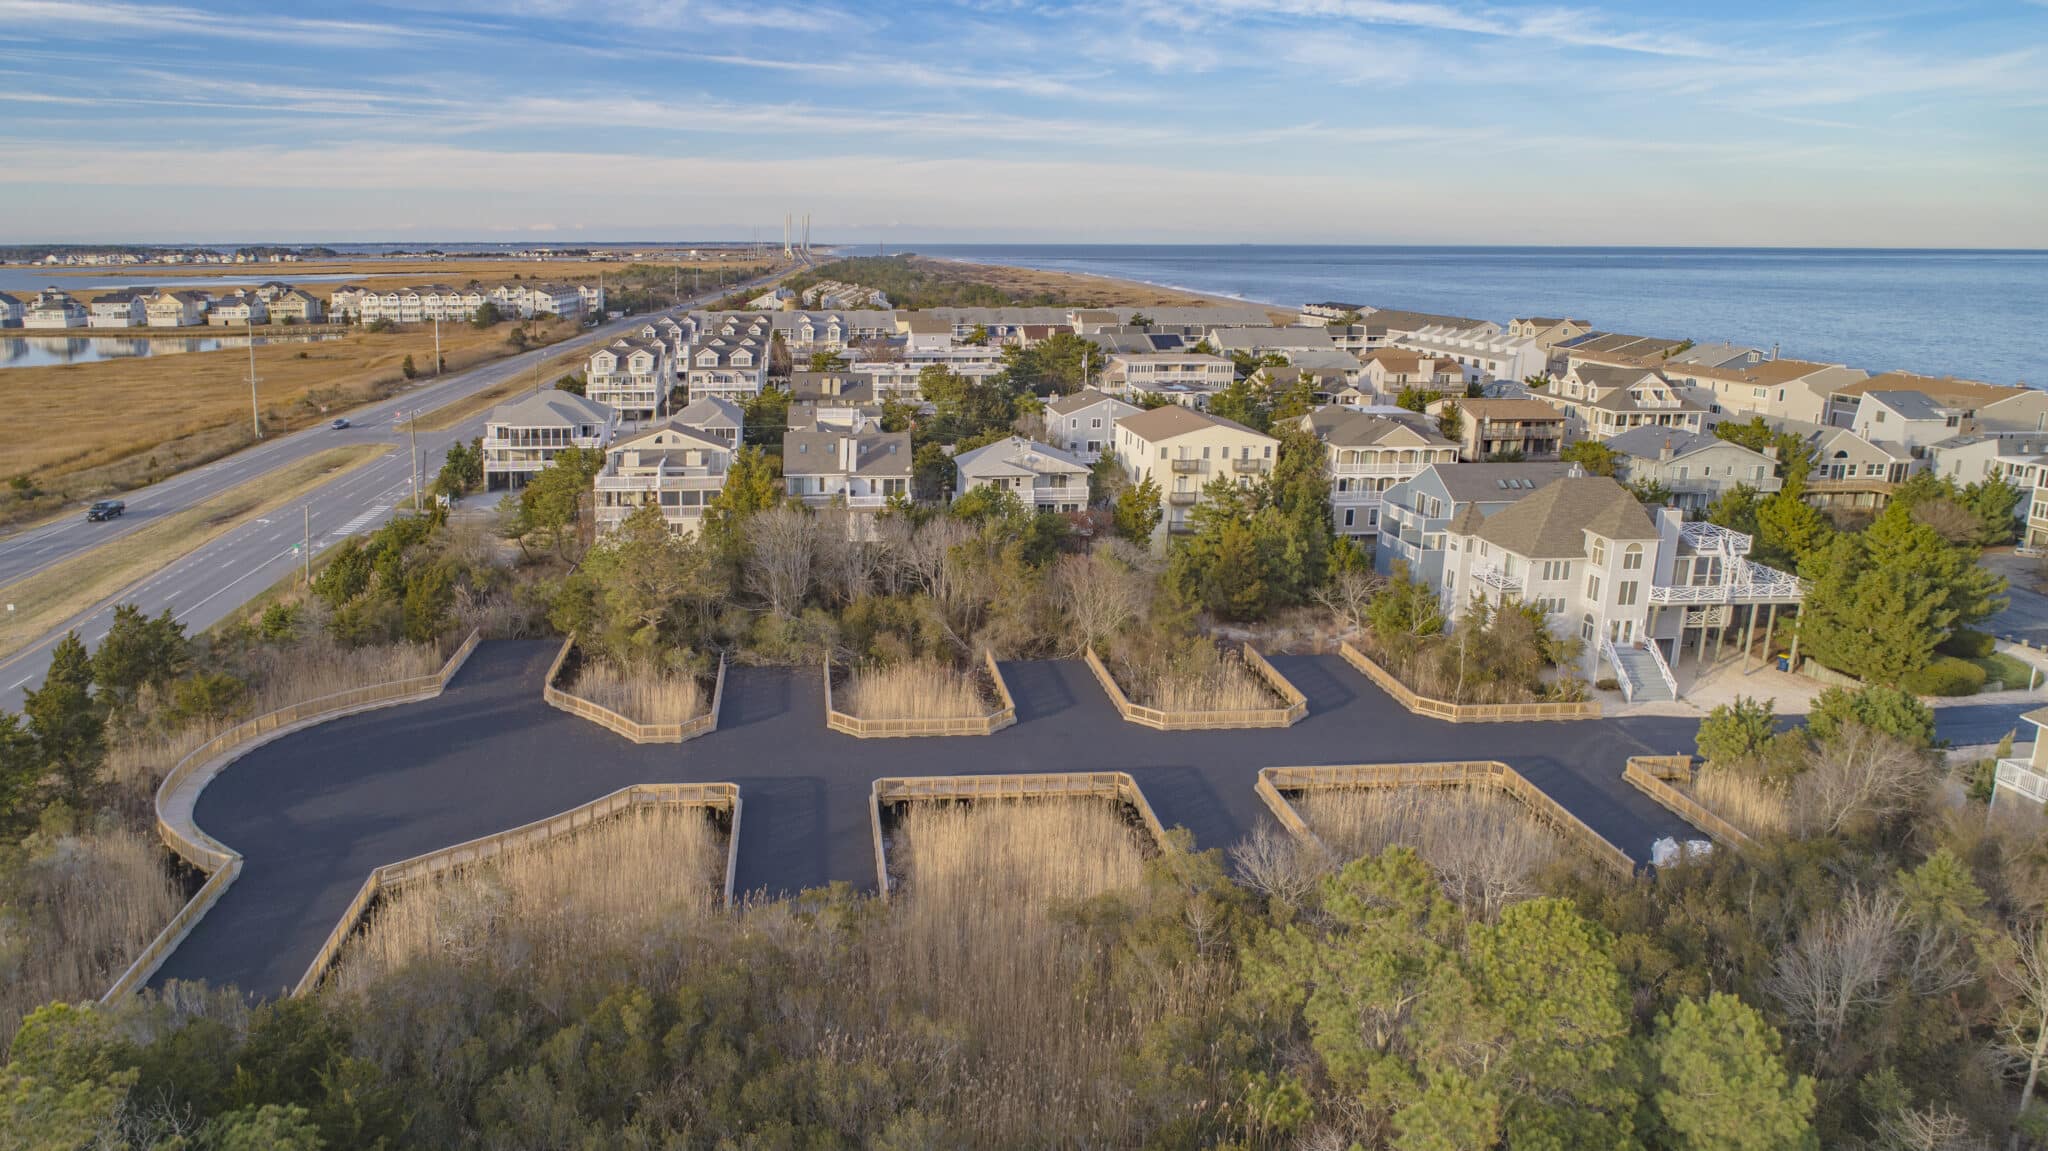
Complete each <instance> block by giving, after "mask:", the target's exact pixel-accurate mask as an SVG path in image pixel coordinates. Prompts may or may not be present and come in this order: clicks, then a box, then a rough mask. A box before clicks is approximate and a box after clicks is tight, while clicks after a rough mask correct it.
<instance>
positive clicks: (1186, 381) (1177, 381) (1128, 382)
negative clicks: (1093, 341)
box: [1100, 352, 1237, 408]
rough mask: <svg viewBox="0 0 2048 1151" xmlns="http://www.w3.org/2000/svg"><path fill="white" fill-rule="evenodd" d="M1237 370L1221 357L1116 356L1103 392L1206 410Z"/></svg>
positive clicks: (1105, 374)
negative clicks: (1204, 408)
mask: <svg viewBox="0 0 2048 1151" xmlns="http://www.w3.org/2000/svg"><path fill="white" fill-rule="evenodd" d="M1236 375H1237V371H1236V368H1235V367H1234V366H1233V365H1232V364H1231V362H1230V361H1229V360H1226V359H1224V358H1223V357H1222V356H1211V355H1204V354H1202V353H1192V352H1191V353H1182V352H1148V353H1134V354H1128V355H1114V356H1111V357H1110V358H1109V363H1108V364H1107V365H1105V366H1104V368H1103V370H1102V380H1101V381H1100V387H1101V390H1102V391H1103V392H1105V393H1107V394H1109V395H1112V396H1116V397H1118V398H1119V399H1124V400H1132V401H1135V400H1137V399H1138V398H1140V397H1142V396H1148V395H1149V396H1157V397H1161V398H1164V399H1168V400H1172V401H1173V402H1174V403H1177V404H1184V405H1187V406H1190V407H1198V408H1200V407H1207V406H1208V402H1209V397H1210V396H1211V395H1213V394H1215V393H1216V392H1219V391H1221V390H1223V389H1224V388H1227V387H1229V386H1230V382H1231V380H1233V379H1234V378H1236Z"/></svg>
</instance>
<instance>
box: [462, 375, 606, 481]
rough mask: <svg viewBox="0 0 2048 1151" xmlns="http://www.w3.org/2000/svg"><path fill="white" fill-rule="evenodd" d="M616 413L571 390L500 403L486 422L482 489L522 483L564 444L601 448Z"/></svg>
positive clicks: (603, 445)
mask: <svg viewBox="0 0 2048 1151" xmlns="http://www.w3.org/2000/svg"><path fill="white" fill-rule="evenodd" d="M618 426H619V414H618V413H617V412H615V411H613V410H612V409H611V408H609V407H606V406H605V405H603V404H600V403H597V402H596V401H594V400H589V399H585V398H584V397H582V396H579V395H577V394H575V393H574V392H562V391H556V390H554V389H552V388H550V389H549V390H547V391H544V392H540V393H537V394H535V395H531V396H527V397H525V398H524V399H520V400H514V401H513V402H511V403H508V404H500V405H498V406H497V407H495V408H493V409H491V414H490V417H489V418H488V419H486V420H485V421H484V437H483V453H484V490H485V491H493V492H495V491H507V490H513V489H517V488H523V487H525V486H526V482H527V481H528V480H530V479H532V478H533V476H534V474H535V473H537V472H540V471H542V470H543V469H545V468H546V467H547V466H548V465H549V464H552V463H554V462H555V457H556V456H558V455H560V454H561V453H562V449H563V448H591V449H603V448H604V447H606V446H607V445H609V444H610V443H611V440H612V433H613V432H615V431H616V430H618Z"/></svg>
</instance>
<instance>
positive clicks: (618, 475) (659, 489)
mask: <svg viewBox="0 0 2048 1151" xmlns="http://www.w3.org/2000/svg"><path fill="white" fill-rule="evenodd" d="M707 402H709V401H707ZM732 454H733V445H732V444H731V443H728V442H726V441H725V440H723V439H718V438H714V437H712V436H709V435H706V434H704V433H703V432H701V431H699V430H698V429H697V428H694V427H692V426H690V425H689V424H688V423H687V422H686V421H685V418H684V416H683V415H681V414H678V415H677V416H675V417H672V418H670V419H669V420H668V421H666V422H664V423H661V424H657V425H655V426H653V427H651V428H648V429H646V430H644V431H641V432H637V433H634V434H632V435H630V436H627V437H626V438H624V439H621V440H619V441H618V442H617V443H615V444H613V445H612V446H611V447H610V448H609V449H608V450H607V451H606V452H605V463H604V470H603V471H602V472H599V473H598V475H597V480H596V482H595V488H596V503H597V530H598V532H599V534H604V533H607V532H610V531H612V530H614V529H615V528H617V527H618V525H619V523H620V522H621V521H623V520H624V519H625V518H626V517H627V516H630V515H632V514H633V513H634V512H635V511H637V510H639V509H640V508H641V507H643V506H645V505H647V504H656V505H658V506H659V507H660V508H661V515H662V518H663V519H664V520H666V521H668V526H669V530H670V531H671V532H674V533H675V534H677V535H695V534H696V533H697V529H698V527H699V526H701V525H702V523H703V522H704V512H705V510H706V509H707V508H708V507H710V506H711V504H712V503H713V502H714V501H716V500H717V498H718V493H719V492H720V491H723V490H724V488H725V477H726V473H727V472H728V471H729V470H730V469H731V467H732Z"/></svg>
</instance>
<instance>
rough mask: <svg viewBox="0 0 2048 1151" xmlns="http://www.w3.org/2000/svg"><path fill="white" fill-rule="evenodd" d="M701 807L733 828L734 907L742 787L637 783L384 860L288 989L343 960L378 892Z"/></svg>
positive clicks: (300, 989) (301, 990)
mask: <svg viewBox="0 0 2048 1151" xmlns="http://www.w3.org/2000/svg"><path fill="white" fill-rule="evenodd" d="M656 806H661V807H704V808H709V809H711V810H714V811H724V812H729V813H731V831H730V832H729V833H728V835H727V837H726V844H725V880H724V883H723V884H722V886H721V892H722V901H723V902H724V904H725V905H726V906H728V907H730V906H731V905H732V881H733V867H734V865H735V863H736V862H737V861H738V858H739V842H740V789H739V787H738V786H737V785H734V784H730V783H636V784H633V785H632V786H630V787H622V788H620V789H619V790H617V791H614V792H612V793H611V794H610V795H607V796H603V797H602V798H599V799H594V800H592V801H590V802H589V803H586V804H583V805H581V806H579V807H572V808H570V809H569V810H567V811H565V812H562V813H561V814H560V815H551V816H549V817H548V818H546V819H539V820H535V821H534V822H532V823H528V824H522V825H521V826H519V827H514V828H511V829H509V830H506V831H500V832H496V833H493V834H491V835H486V836H483V837H482V838H479V839H472V840H470V841H469V842H467V843H458V844H456V845H455V846H453V847H444V848H442V849H440V850H439V851H430V852H428V853H426V854H425V855H416V856H413V857H412V858H411V859H404V860H400V861H399V862H397V863H387V864H385V865H384V866H382V867H379V868H377V869H376V870H374V871H372V872H370V877H369V878H368V879H365V880H364V881H363V886H362V887H361V888H360V889H359V890H357V892H356V897H355V898H354V899H353V900H351V901H350V902H349V905H348V909H347V910H345V911H343V912H342V913H341V919H340V920H339V921H337V922H336V923H335V925H334V930H332V931H330V932H328V933H327V939H326V941H325V942H324V943H322V944H321V945H320V950H319V952H318V953H317V954H315V955H314V956H313V962H311V963H309V964H307V966H306V973H305V974H304V975H302V976H300V977H299V982H298V984H297V985H296V986H294V987H293V988H292V994H293V995H304V994H306V993H307V992H310V991H312V990H313V989H314V988H316V987H318V986H319V985H320V981H321V980H322V979H323V978H325V977H326V975H327V973H328V972H329V971H330V970H332V969H333V967H334V964H335V963H336V962H337V961H338V960H339V959H340V958H341V952H342V948H344V947H346V946H347V945H348V941H349V937H350V936H352V935H354V934H355V931H356V928H357V927H358V926H360V925H361V924H362V921H363V917H364V916H365V915H367V914H369V911H370V906H371V905H372V904H374V903H375V902H376V901H377V898H378V896H380V895H383V894H386V893H389V892H394V891H397V890H398V889H399V888H402V887H408V886H411V885H413V884H417V883H421V882H424V881H427V880H432V879H436V878H438V877H440V876H442V875H446V874H447V873H449V872H451V871H455V870H457V869H459V868H463V867H469V866H473V865H475V864H478V863H483V862H485V861H487V860H490V859H495V858H496V857H498V856H500V855H504V854H505V853H507V852H510V851H517V850H519V849H521V848H526V847H534V846H537V845H539V844H542V843H546V842H548V841H549V840H551V839H556V838H559V837H561V836H565V835H573V834H575V833H576V832H579V831H582V830H584V829H586V828H588V827H590V826H591V825H592V824H595V823H597V822H599V821H601V820H605V819H610V818H612V817H613V816H616V815H618V814H619V813H621V812H625V811H630V810H632V809H634V808H639V807H656Z"/></svg>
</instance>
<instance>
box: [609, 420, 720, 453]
mask: <svg viewBox="0 0 2048 1151" xmlns="http://www.w3.org/2000/svg"><path fill="white" fill-rule="evenodd" d="M661 448H698V449H701V450H705V451H720V452H729V451H731V450H732V445H731V444H728V443H726V442H725V441H724V440H714V439H712V438H711V437H710V436H707V435H704V434H703V433H701V432H699V431H697V430H696V429H695V428H693V427H691V426H689V424H687V423H686V422H685V421H684V420H683V418H682V417H681V416H670V417H669V418H668V419H666V420H664V421H662V422H661V423H659V424H656V425H655V426H654V427H651V428H648V429H647V430H645V431H643V432H640V433H638V434H636V435H634V436H633V437H632V438H631V439H625V440H619V441H617V442H615V443H613V444H612V446H611V450H612V451H613V452H622V451H648V450H651V449H661Z"/></svg>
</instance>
